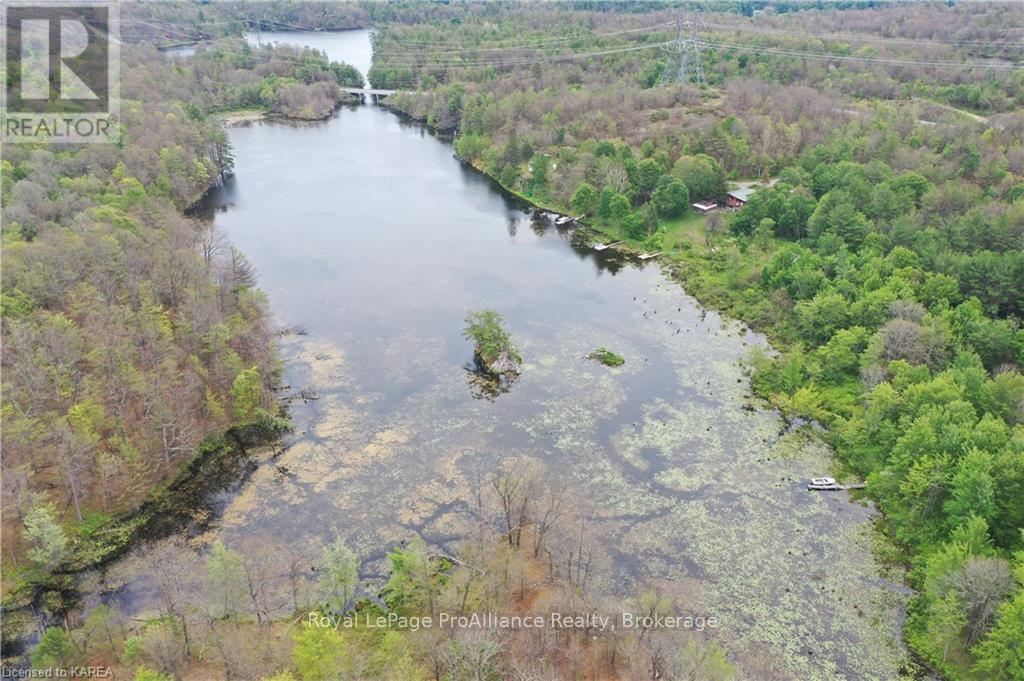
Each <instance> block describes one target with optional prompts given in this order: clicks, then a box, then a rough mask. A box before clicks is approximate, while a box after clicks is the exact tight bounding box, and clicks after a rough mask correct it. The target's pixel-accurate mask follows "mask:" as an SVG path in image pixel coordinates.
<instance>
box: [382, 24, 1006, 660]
mask: <svg viewBox="0 0 1024 681" xmlns="http://www.w3.org/2000/svg"><path fill="white" fill-rule="evenodd" d="M981 7H983V8H984V10H983V11H982V10H981V9H980V8H981ZM477 9H478V11H477V13H476V16H472V17H466V16H462V17H460V20H459V21H458V22H455V21H454V20H453V21H451V22H442V21H434V22H429V23H417V24H413V25H388V26H387V27H386V28H384V29H383V30H381V31H380V32H379V33H378V34H377V36H376V39H375V51H376V52H375V54H376V58H375V60H374V66H373V69H372V71H371V73H370V80H371V82H372V83H373V84H374V85H375V86H380V87H394V88H397V89H400V90H402V92H400V93H399V94H397V95H395V96H394V97H393V98H391V99H390V100H389V104H390V105H392V106H394V107H396V108H398V109H399V110H401V111H404V112H406V113H409V114H410V115H413V116H415V117H417V118H420V119H422V120H424V121H425V122H427V123H428V124H429V125H432V126H435V127H438V128H442V129H452V130H456V131H457V135H458V137H457V139H456V142H455V146H456V150H457V151H458V153H459V155H460V156H461V157H462V158H463V159H465V160H466V161H467V162H469V163H472V164H473V165H474V166H476V167H477V168H479V169H480V170H482V171H483V172H486V173H487V174H489V175H491V176H492V177H494V178H495V179H497V180H498V181H500V182H501V183H502V184H503V185H504V186H505V187H507V188H508V189H510V190H511V191H513V192H516V193H518V194H520V195H523V196H525V197H527V198H528V199H529V200H531V201H534V202H535V203H537V204H539V205H542V206H546V207H552V208H554V209H556V210H559V211H562V212H566V213H569V212H571V213H572V214H585V215H586V216H587V218H586V219H587V222H588V223H589V224H590V226H591V228H592V229H594V230H595V231H596V232H597V233H598V234H599V235H602V234H603V235H606V236H607V238H608V239H626V240H628V241H629V242H630V243H632V244H635V245H636V248H638V249H639V250H643V251H648V252H650V251H660V252H661V253H663V254H665V253H667V254H669V255H670V256H671V257H672V258H673V261H674V262H676V263H678V265H677V266H676V267H675V276H676V277H677V278H678V279H679V280H680V281H681V283H683V285H684V286H685V287H686V289H687V291H688V292H690V293H693V294H694V295H696V296H697V297H698V298H700V299H702V300H704V301H707V302H708V303H709V304H711V305H713V306H715V307H718V308H720V309H725V310H728V311H730V313H732V314H733V315H735V316H736V317H737V318H740V319H743V320H746V321H748V322H750V323H751V324H753V325H754V326H755V328H759V329H763V330H765V331H767V332H768V333H769V334H770V336H771V337H772V338H773V339H775V340H776V342H777V343H778V344H779V346H780V347H781V348H784V352H782V353H781V354H779V355H778V356H769V355H767V354H764V355H760V356H754V357H753V358H752V359H751V362H750V363H751V369H752V371H753V373H754V375H753V381H754V387H755V390H756V391H757V392H758V394H760V395H762V396H763V397H764V398H765V399H767V400H769V401H770V402H771V403H773V404H775V405H776V406H778V407H780V408H781V409H783V410H784V411H785V412H786V413H788V414H790V415H792V416H800V417H804V418H809V419H813V420H814V421H816V422H818V423H820V424H822V425H824V426H825V427H826V428H827V430H826V432H825V438H826V439H827V441H828V442H829V443H830V444H832V445H833V447H834V448H835V451H836V453H837V456H838V457H839V460H840V462H841V464H842V469H843V472H842V475H843V476H847V477H849V478H850V479H866V480H867V481H868V487H867V496H869V497H870V498H872V499H874V500H875V501H876V502H877V503H878V504H879V506H880V508H881V509H882V510H883V511H884V513H885V521H884V524H883V526H882V527H883V529H884V531H885V532H886V533H887V534H888V535H889V536H890V537H891V538H892V539H893V541H894V542H895V543H896V544H897V545H898V546H899V547H900V551H901V555H902V558H901V560H906V561H907V562H908V563H909V564H910V565H911V567H912V570H911V573H910V575H911V585H912V586H913V587H914V588H915V590H916V592H917V596H916V597H915V598H914V600H913V602H912V605H911V613H910V619H909V621H908V623H907V627H906V638H907V641H908V643H909V644H910V645H911V647H912V648H913V649H914V650H915V651H916V652H917V653H918V654H920V655H921V656H922V658H923V659H925V660H927V662H928V664H929V665H930V666H932V667H933V668H935V669H938V670H940V671H941V672H942V673H943V674H944V675H945V676H947V677H949V678H1024V657H1022V652H1021V651H1022V650H1024V588H1022V587H1024V551H1022V549H1024V543H1022V528H1024V376H1022V375H1021V365H1022V364H1024V330H1022V328H1021V318H1022V316H1024V297H1022V293H1024V285H1022V284H1024V143H1022V140H1024V116H1022V115H1021V113H1020V112H1021V110H1022V107H1024V71H1022V70H1021V68H1020V64H1021V60H1022V54H1021V50H1020V45H1021V42H1020V39H1021V35H1020V29H1019V27H1020V18H1021V17H1020V9H1019V8H1018V7H1011V6H1009V5H1000V4H984V5H978V6H975V7H973V8H972V7H968V6H957V7H953V8H950V7H940V6H937V5H934V4H933V5H904V6H899V7H892V8H887V9H884V10H878V11H869V10H850V11H839V10H837V9H833V10H831V11H823V12H811V11H807V12H791V13H785V14H783V13H778V14H776V15H772V16H768V17H765V18H764V20H763V21H758V22H757V24H758V25H757V27H754V26H753V25H751V24H752V22H746V21H744V20H742V19H738V18H737V17H735V16H732V17H728V16H717V15H714V14H700V15H696V18H697V19H698V20H699V21H700V25H701V29H702V33H704V34H706V35H707V37H706V38H702V40H703V41H705V42H704V43H703V44H702V48H703V49H702V50H701V51H702V59H703V73H704V79H705V83H704V84H702V85H699V84H697V83H694V82H686V81H684V82H679V81H678V79H677V78H676V77H675V76H674V75H673V77H672V79H671V80H670V82H671V83H672V85H671V86H669V87H658V85H659V83H661V82H664V78H663V77H664V76H665V74H666V72H667V70H669V69H671V68H672V64H670V63H669V60H667V59H666V57H665V55H664V54H663V53H661V51H660V50H648V49H645V47H646V46H650V43H651V42H653V41H661V40H665V39H666V38H667V37H670V35H671V34H670V33H666V32H665V29H664V28H662V27H664V26H665V25H666V24H669V23H670V22H671V21H672V15H671V14H670V13H667V12H666V13H658V12H653V13H651V14H640V15H630V16H623V15H619V14H614V13H611V12H600V11H598V12H591V13H588V14H586V19H582V18H581V17H580V16H579V15H578V14H574V15H573V16H572V20H569V18H568V17H566V16H564V15H562V14H560V8H550V7H549V8H544V9H538V8H534V9H531V10H530V11H519V8H515V7H512V8H501V9H499V8H496V7H494V6H486V7H479V8H477ZM691 18H693V16H692V15H691ZM659 22H660V24H661V26H659ZM456 23H457V28H455V29H453V28H452V24H456ZM551 27H565V29H564V31H560V30H557V29H556V30H553V29H552V28H551ZM651 27H654V28H651ZM1010 27H1014V28H1012V29H1011V28H1010ZM453 32H454V33H456V34H457V36H458V38H457V39H456V40H453V38H452V37H451V36H452V34H453ZM726 36H728V37H726ZM630 38H631V39H630ZM445 40H447V41H449V44H450V43H452V42H454V44H455V45H458V48H459V49H457V50H453V49H451V48H449V49H448V50H441V49H440V45H441V44H442V42H444V41H445ZM502 44H505V45H529V47H523V48H521V49H516V50H515V51H510V50H497V49H496V48H492V47H491V46H492V45H502ZM655 46H656V45H655ZM822 53H829V54H833V55H837V56H838V57H839V59H836V60H835V61H831V60H829V59H828V58H827V57H826V58H823V57H822ZM844 57H849V59H847V60H840V59H842V58H844ZM940 59H941V61H942V65H941V66H940V65H931V63H934V62H935V61H937V60H940ZM993 62H994V63H997V64H1001V65H1016V66H1015V67H1014V68H1007V69H985V68H980V67H968V66H967V65H968V64H971V63H974V64H979V63H982V64H984V63H993ZM687 80H690V81H692V80H693V78H692V76H691V78H689V79H687ZM737 185H739V186H752V187H754V188H755V189H756V191H755V193H754V194H753V196H752V197H751V198H750V200H749V202H748V203H747V204H746V205H745V206H743V207H742V208H741V209H739V210H736V211H733V212H730V213H728V214H727V215H722V214H721V212H719V213H717V214H716V213H712V214H711V215H709V216H707V217H704V216H699V215H695V214H694V212H693V211H692V210H691V209H690V203H691V201H697V200H712V201H715V200H721V199H723V198H724V197H725V195H726V193H727V191H728V190H729V188H730V187H731V186H737Z"/></svg>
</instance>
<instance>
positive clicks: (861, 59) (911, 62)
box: [700, 40, 1024, 70]
mask: <svg viewBox="0 0 1024 681" xmlns="http://www.w3.org/2000/svg"><path fill="white" fill-rule="evenodd" d="M700 43H701V44H702V45H705V46H707V47H719V48H723V49H732V50H741V51H744V52H756V53H761V54H774V55H780V56H786V57H802V58H804V59H819V60H822V61H842V62H851V63H859V64H886V65H891V66H941V67H944V68H961V69H999V70H1021V69H1024V65H1022V64H1007V63H997V62H957V61H933V60H926V59H897V58H889V57H865V56H858V55H847V54H828V53H826V52H806V51H803V50H790V49H786V48H778V47H763V46H759V45H744V44H739V43H727V42H720V41H715V40H701V41H700Z"/></svg>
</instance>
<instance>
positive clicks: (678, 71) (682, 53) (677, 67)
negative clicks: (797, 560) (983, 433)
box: [661, 19, 704, 85]
mask: <svg viewBox="0 0 1024 681" xmlns="http://www.w3.org/2000/svg"><path fill="white" fill-rule="evenodd" d="M699 26H700V24H698V22H696V21H680V20H679V19H676V37H675V39H674V40H670V41H668V42H667V43H664V44H662V46H661V49H663V50H664V51H665V52H667V53H668V55H669V62H668V64H666V65H665V70H664V71H662V72H661V84H662V85H671V84H672V83H689V82H691V81H697V83H699V84H703V83H704V65H703V64H702V63H701V60H700V37H699V36H698V35H697V29H698V27H699ZM684 30H688V31H689V37H684V36H683V32H684Z"/></svg>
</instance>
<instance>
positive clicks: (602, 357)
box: [587, 347, 626, 367]
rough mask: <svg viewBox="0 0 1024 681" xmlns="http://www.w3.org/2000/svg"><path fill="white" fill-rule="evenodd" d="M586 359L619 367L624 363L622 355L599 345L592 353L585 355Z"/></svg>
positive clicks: (607, 365)
mask: <svg viewBox="0 0 1024 681" xmlns="http://www.w3.org/2000/svg"><path fill="white" fill-rule="evenodd" d="M587 359H592V360H594V361H595V362H600V363H601V364H603V365H605V366H606V367H620V366H622V365H623V364H625V363H626V360H625V359H624V358H623V356H622V355H620V354H618V353H615V352H612V351H611V350H609V349H608V348H605V347H600V348H598V349H597V350H594V351H593V352H592V353H590V354H589V355H587Z"/></svg>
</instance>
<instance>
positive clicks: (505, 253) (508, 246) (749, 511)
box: [109, 32, 904, 679]
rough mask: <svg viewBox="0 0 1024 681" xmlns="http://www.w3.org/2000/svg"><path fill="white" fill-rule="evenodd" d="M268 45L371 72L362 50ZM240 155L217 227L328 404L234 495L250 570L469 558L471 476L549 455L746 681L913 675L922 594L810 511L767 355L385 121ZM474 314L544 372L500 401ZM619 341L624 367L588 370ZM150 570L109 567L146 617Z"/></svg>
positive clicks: (798, 438)
mask: <svg viewBox="0 0 1024 681" xmlns="http://www.w3.org/2000/svg"><path fill="white" fill-rule="evenodd" d="M263 39H264V40H267V39H268V35H267V34H264V35H263ZM274 39H275V40H281V41H286V40H287V41H289V42H299V43H303V44H309V45H313V46H315V47H318V48H320V49H325V50H326V51H327V52H328V54H329V55H330V56H331V57H332V58H334V59H344V60H346V61H349V62H350V63H353V64H354V65H356V66H357V67H359V68H360V69H363V70H365V68H366V67H368V65H369V49H368V34H367V32H345V33H340V34H309V33H298V34H296V35H287V36H284V35H277V36H275V37H274ZM231 140H232V143H233V145H234V152H235V158H236V168H237V175H236V176H235V178H234V180H233V181H232V182H231V183H230V184H229V185H228V186H227V187H225V188H224V190H223V191H222V192H220V193H219V194H218V195H217V196H216V197H214V204H215V205H216V206H218V210H217V211H216V213H215V218H214V219H215V220H216V222H217V224H218V225H219V226H220V227H221V228H223V229H224V230H225V231H226V232H227V233H228V235H229V236H230V239H231V241H232V242H233V243H234V244H235V245H236V246H237V247H238V248H239V249H241V250H242V251H243V252H245V253H246V254H247V255H248V257H249V258H250V259H251V261H252V262H253V264H254V265H255V267H256V268H257V270H258V272H259V280H260V287H261V288H262V289H263V290H264V291H266V293H267V296H268V298H269V302H270V306H271V308H272V310H273V313H274V315H275V318H276V322H277V323H278V324H280V326H281V327H292V326H301V327H303V328H304V329H305V330H306V332H307V335H303V336H290V337H286V338H284V339H283V340H282V355H283V359H284V360H285V375H286V379H287V383H288V384H289V385H290V386H291V388H290V389H291V390H293V391H294V390H299V389H303V388H312V389H315V390H316V391H317V392H318V394H319V399H318V400H315V401H310V402H308V403H303V402H301V401H298V402H295V403H293V405H292V416H293V418H294V421H295V423H296V425H297V429H296V433H295V435H294V436H293V437H291V438H290V440H289V442H288V445H289V446H288V448H287V450H286V451H285V452H284V453H283V454H282V455H281V456H279V457H278V458H276V459H274V460H272V461H267V462H265V463H263V464H262V465H261V466H260V467H259V469H258V470H257V471H256V472H255V473H254V474H253V475H252V476H251V478H250V479H248V481H247V482H246V483H245V484H244V485H242V486H241V487H240V488H239V489H237V490H233V491H231V492H230V493H225V494H224V495H223V499H222V508H223V514H222V517H221V520H220V522H219V524H218V527H217V530H216V531H215V532H214V533H213V534H214V535H216V536H217V537H220V538H223V540H224V541H225V542H226V543H228V544H229V545H234V546H238V547H240V548H241V549H242V550H252V549H251V548H247V547H252V546H256V547H258V548H259V550H268V547H281V546H287V545H294V544H295V543H303V544H307V545H309V546H312V547H318V546H321V545H323V543H324V542H325V541H329V540H331V539H332V538H333V537H334V536H341V537H344V538H345V539H346V541H347V542H348V543H349V545H350V546H352V547H353V548H354V549H355V550H357V551H358V552H359V553H360V555H361V556H362V557H363V558H364V560H365V562H364V566H363V573H364V575H365V576H367V577H368V578H373V577H380V576H383V575H384V574H385V572H386V567H385V565H384V562H383V560H382V558H383V556H384V553H385V552H386V551H387V550H389V549H390V548H391V547H393V546H394V544H395V543H396V542H399V541H402V540H406V539H408V538H410V537H411V536H414V535H417V534H418V535H420V536H422V537H424V538H425V539H427V540H428V541H430V542H432V543H435V544H439V545H447V546H448V548H449V549H453V542H454V540H455V539H456V538H457V537H458V536H459V534H460V532H461V531H462V529H463V527H464V525H463V522H464V520H465V514H464V513H463V509H464V508H465V504H466V503H467V502H468V500H469V499H470V497H471V490H472V481H473V479H474V477H475V476H476V475H477V474H478V473H479V472H489V471H493V470H495V469H496V468H497V467H498V466H500V465H501V463H502V462H503V461H506V460H509V459H511V458H513V457H517V456H524V457H532V458H534V459H536V460H538V461H541V462H543V463H544V464H546V466H547V468H548V471H549V473H550V476H551V477H552V479H554V480H559V481H566V482H568V483H569V485H570V486H571V488H572V489H573V490H575V492H574V493H575V494H576V495H577V496H578V498H579V502H578V503H579V504H581V505H582V506H583V507H584V508H586V509H587V514H588V517H589V522H590V525H591V528H592V530H593V532H594V533H595V536H596V537H597V541H598V543H599V545H600V546H601V547H602V553H603V554H604V555H605V558H606V559H605V563H604V564H605V565H606V567H607V570H606V576H605V585H604V586H605V588H607V589H608V591H610V592H612V593H617V594H619V595H622V596H628V595H631V594H633V593H635V590H636V589H637V588H638V585H639V584H640V583H641V582H647V583H650V582H658V583H659V584H661V585H662V586H663V587H664V588H666V589H668V590H669V591H670V592H671V593H674V594H675V595H676V596H677V597H678V598H679V599H680V601H681V602H682V603H684V604H685V606H686V607H687V608H688V609H689V610H691V611H693V612H697V613H704V614H708V615H714V616H716V617H717V618H718V620H719V623H720V626H719V628H718V630H717V631H715V632H714V634H715V635H716V636H717V637H718V638H720V639H721V640H722V641H723V643H724V644H725V645H726V647H727V649H728V650H729V652H730V655H731V657H732V658H733V659H734V660H736V661H737V663H738V664H739V665H740V667H741V672H742V675H743V677H745V678H791V679H810V678H828V679H832V678H892V677H894V676H896V673H897V668H898V666H899V664H900V663H901V661H902V656H903V652H902V650H901V648H900V645H899V643H898V641H899V629H898V623H897V619H898V616H899V613H900V612H902V606H903V604H904V596H902V595H900V594H899V593H897V592H896V591H895V590H893V589H891V588H889V587H887V585H886V583H885V582H884V581H883V580H881V579H880V571H879V566H878V565H877V564H876V563H875V561H874V559H873V558H872V552H871V542H872V534H871V528H870V522H869V520H870V517H871V511H869V510H868V509H866V508H864V507H862V506H860V505H857V504H853V503H851V502H849V501H848V498H847V497H846V496H845V495H844V494H814V493H808V492H807V491H806V490H805V489H804V482H805V481H806V479H807V478H809V477H811V476H813V475H819V474H823V473H827V472H828V470H829V466H830V462H829V453H828V451H827V450H826V449H825V448H824V447H822V446H821V445H820V444H818V443H817V442H816V441H815V440H814V439H813V438H812V437H808V436H806V435H805V434H800V433H795V434H793V433H791V434H787V433H786V432H785V430H784V424H783V423H782V421H781V420H780V419H779V418H778V417H777V416H776V415H775V414H773V413H772V412H769V411H765V410H762V409H760V408H751V407H750V401H749V399H748V385H747V381H746V379H745V377H744V376H743V373H742V371H741V368H740V361H741V360H742V359H743V358H744V357H746V356H747V354H748V353H749V351H750V349H751V347H752V346H753V345H760V344H763V339H761V338H759V337H758V336H756V335H755V334H753V333H748V332H746V330H745V329H744V328H743V327H742V326H741V325H739V324H737V323H734V322H728V321H725V320H723V319H722V318H720V317H719V316H718V315H717V314H715V313H713V312H706V311H705V310H703V309H701V308H700V306H699V305H697V304H696V303H695V301H694V300H693V299H691V298H690V297H688V296H687V295H686V294H685V292H683V291H682V290H681V289H680V288H679V287H678V286H676V285H674V284H672V283H671V282H670V281H669V280H667V279H666V278H665V276H664V275H663V274H662V273H661V271H660V269H659V268H658V267H657V266H656V265H654V264H648V265H647V266H646V267H640V266H639V265H638V264H636V263H633V262H629V261H625V260H622V259H621V258H618V257H617V256H614V255H608V254H604V255H603V257H602V255H601V254H598V253H595V252H594V251H593V250H592V249H591V248H590V247H589V245H588V244H587V243H586V242H584V241H581V240H578V239H576V238H574V237H573V236H572V235H571V234H570V233H567V232H564V231H560V230H558V229H556V228H555V227H554V226H553V225H552V224H551V222H550V219H549V218H548V217H546V216H544V215H535V214H534V213H533V212H532V211H530V210H528V209H526V208H524V207H523V206H521V205H519V204H517V203H515V202H512V201H510V200H508V199H506V198H505V197H504V196H503V195H502V194H501V193H500V192H498V191H496V190H495V188H494V187H493V186H492V185H491V183H490V182H489V181H487V180H486V179H485V178H482V177H481V176H479V175H477V174H476V173H474V172H472V171H471V170H469V169H467V168H466V167H464V166H463V165H461V164H460V163H459V162H458V161H457V160H456V159H455V158H454V157H453V155H452V149H451V146H450V145H449V144H447V143H445V142H443V141H440V140H438V139H436V138H435V137H433V136H431V135H430V134H429V133H428V132H426V131H425V130H424V129H423V128H421V127H419V126H416V125H411V124H407V123H403V122H402V121H401V120H400V119H399V118H398V117H396V116H395V115H393V114H391V113H389V112H387V111H386V110H384V109H382V108H380V107H377V106H374V105H364V106H357V107H351V108H343V109H341V110H339V112H338V113H337V115H336V116H335V117H333V118H332V119H331V120H329V121H327V122H325V123H318V124H304V125H296V124H288V123H283V122H264V123H256V124H250V125H248V126H246V127H238V128H233V129H232V130H231ZM481 308H494V309H496V310H498V311H499V312H501V313H502V314H503V315H504V316H505V319H506V322H507V325H508V327H509V329H510V330H511V333H512V335H513V337H514V338H515V339H516V341H517V342H518V344H519V346H520V349H521V351H522V355H523V357H524V359H525V362H526V364H525V366H524V369H523V374H522V378H521V379H520V380H519V381H518V382H517V383H516V384H515V385H514V386H513V387H512V389H511V391H510V392H508V393H507V394H503V395H501V396H499V397H498V398H497V399H496V400H487V399H480V396H479V394H478V391H476V390H475V389H474V386H473V384H472V382H471V381H470V380H469V378H470V375H469V374H468V373H467V371H466V370H465V367H466V364H467V362H469V361H470V359H471V353H472V348H471V346H470V344H469V343H468V342H467V341H466V340H464V339H463V338H462V337H461V334H460V329H461V325H462V320H463V318H464V316H465V315H466V313H467V311H469V310H473V309H481ZM602 345H603V346H606V347H609V348H612V349H614V350H615V351H617V352H619V353H620V354H622V355H623V356H624V357H625V358H626V364H625V365H624V366H623V367H621V368H618V369H608V368H605V367H602V366H600V365H597V364H595V363H593V362H590V361H588V360H586V359H585V356H586V354H587V353H588V352H590V351H591V350H593V349H594V348H596V347H597V346H602ZM208 539H210V537H206V538H205V540H208ZM145 555H146V552H145V551H140V552H137V554H136V556H134V557H133V558H132V559H131V560H128V561H124V562H123V563H122V564H120V565H118V566H115V567H114V568H113V569H112V570H111V571H110V575H109V580H110V582H111V583H114V584H118V585H119V586H118V588H117V590H116V592H115V593H116V594H117V597H118V598H121V599H122V600H123V603H124V604H127V605H128V607H139V608H142V607H144V604H145V603H146V601H147V594H149V593H150V591H149V589H150V585H149V584H148V583H147V577H146V576H145V574H144V572H143V571H142V570H140V569H139V568H138V565H140V564H144V562H145Z"/></svg>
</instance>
